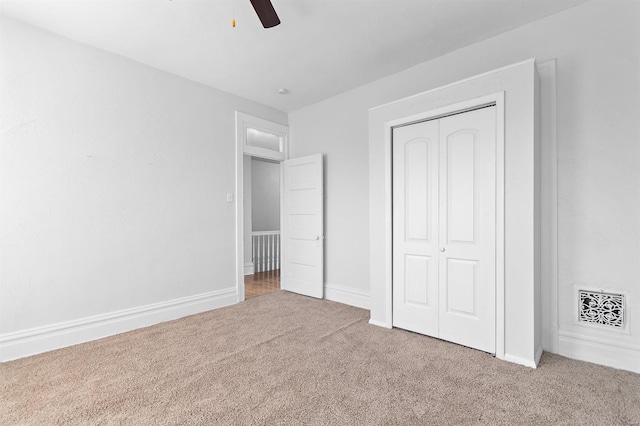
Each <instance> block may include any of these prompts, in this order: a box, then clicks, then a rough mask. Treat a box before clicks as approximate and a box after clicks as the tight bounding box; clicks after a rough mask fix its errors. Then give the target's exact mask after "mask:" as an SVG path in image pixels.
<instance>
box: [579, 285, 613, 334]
mask: <svg viewBox="0 0 640 426" xmlns="http://www.w3.org/2000/svg"><path fill="white" fill-rule="evenodd" d="M578 295H579V297H580V301H579V303H580V304H579V308H578V321H579V322H586V323H589V324H598V325H605V326H608V327H615V328H624V295H623V294H610V293H600V292H597V291H587V290H579V291H578Z"/></svg>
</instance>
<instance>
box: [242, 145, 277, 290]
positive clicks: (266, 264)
mask: <svg viewBox="0 0 640 426" xmlns="http://www.w3.org/2000/svg"><path fill="white" fill-rule="evenodd" d="M243 163H244V168H243V173H244V183H243V185H244V191H243V192H244V198H243V200H244V231H245V232H244V236H245V238H244V240H245V244H244V273H245V275H244V297H245V299H250V298H252V297H257V296H261V295H264V294H268V293H273V292H276V291H278V290H280V288H281V287H280V258H281V256H280V253H281V244H280V242H281V238H280V224H281V210H280V188H281V185H280V162H279V161H277V160H269V159H265V158H259V157H254V156H249V155H245V156H244V158H243Z"/></svg>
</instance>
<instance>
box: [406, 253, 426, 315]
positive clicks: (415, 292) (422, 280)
mask: <svg viewBox="0 0 640 426" xmlns="http://www.w3.org/2000/svg"><path fill="white" fill-rule="evenodd" d="M429 259H430V256H417V255H414V254H408V255H406V256H405V258H404V267H405V275H404V294H405V300H404V303H411V304H416V305H425V306H428V305H429V291H428V287H427V285H426V284H427V282H428V280H429Z"/></svg>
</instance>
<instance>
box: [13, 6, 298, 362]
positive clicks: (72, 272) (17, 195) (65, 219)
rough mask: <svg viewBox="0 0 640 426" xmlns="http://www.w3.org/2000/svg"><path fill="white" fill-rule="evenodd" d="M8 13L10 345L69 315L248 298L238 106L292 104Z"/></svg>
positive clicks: (281, 118) (272, 114)
mask: <svg viewBox="0 0 640 426" xmlns="http://www.w3.org/2000/svg"><path fill="white" fill-rule="evenodd" d="M0 24H1V30H0V31H1V33H0V52H1V53H0V99H1V101H0V108H1V109H0V136H1V138H2V143H1V145H0V149H1V151H0V267H1V270H0V279H1V281H0V349H3V348H4V349H3V350H5V352H4V353H3V354H0V355H1V357H0V358H5V359H6V358H7V357H9V356H15V355H16V354H17V355H18V356H19V355H20V353H19V352H20V350H18V349H16V351H17V352H16V351H13V352H11V354H10V353H9V352H7V351H10V348H9V347H10V346H11V345H14V346H15V345H19V344H20V342H21V341H23V340H25V339H27V338H28V337H29V336H33V335H34V333H36V334H38V333H40V334H42V333H45V332H46V329H43V328H42V327H48V326H51V325H52V324H56V323H63V324H66V325H68V326H71V325H73V324H76V323H73V324H72V323H69V321H76V322H77V321H80V323H82V319H83V318H87V317H93V316H95V315H98V314H104V315H110V313H113V312H125V313H126V312H128V313H131V311H123V310H127V309H129V310H131V309H133V310H136V309H138V308H140V307H149V308H148V309H147V308H144V309H147V311H148V310H149V309H151V310H153V312H159V311H158V310H162V309H165V310H166V309H168V308H167V306H168V305H167V303H169V304H170V302H168V301H174V300H179V301H181V302H180V303H182V304H183V305H184V304H190V305H189V306H191V305H193V304H194V303H196V299H198V297H200V295H204V296H207V297H209V298H208V299H206V301H207V303H205V305H203V306H201V307H200V308H202V309H209V308H211V307H212V306H214V305H215V301H214V300H213V299H215V297H213V296H215V295H224V296H225V297H226V298H225V299H224V303H231V302H229V301H235V300H236V296H235V294H232V295H230V293H229V292H234V291H235V285H236V284H235V269H234V265H235V231H234V227H235V204H233V203H227V202H226V193H227V192H229V193H233V192H234V185H235V171H234V164H235V128H234V122H235V121H234V120H235V118H234V111H235V110H240V111H243V112H247V113H250V114H253V115H256V116H260V117H264V118H266V119H268V120H271V121H275V122H280V123H283V124H286V121H287V117H286V115H285V114H284V113H282V112H279V111H276V110H273V109H270V108H267V107H263V106H261V105H258V104H256V103H254V102H251V101H248V100H245V99H241V98H238V97H236V96H233V95H229V94H227V93H223V92H220V91H217V90H214V89H211V88H208V87H206V86H203V85H200V84H196V83H193V82H191V81H188V80H185V79H182V78H179V77H176V76H173V75H170V74H168V73H165V72H161V71H159V70H156V69H153V68H150V67H147V66H143V65H141V64H138V63H136V62H133V61H130V60H128V59H125V58H122V57H119V56H116V55H112V54H109V53H106V52H103V51H100V50H97V49H94V48H91V47H87V46H85V45H82V44H79V43H76V42H73V41H70V40H68V39H64V38H61V37H58V36H54V35H52V34H50V33H47V32H44V31H41V30H38V29H36V28H33V27H30V26H26V25H24V24H21V23H18V22H16V21H12V20H9V19H7V18H4V17H0ZM165 302H167V303H165ZM158 304H160V305H158ZM140 309H142V308H140ZM144 309H143V310H144ZM147 311H145V312H147ZM123 315H124V314H123ZM116 316H117V315H116ZM94 319H95V318H94ZM76 325H77V324H76ZM54 329H55V327H54ZM25 330H26V331H25ZM29 330H31V331H29ZM34 330H35V331H34ZM32 331H33V333H32ZM111 331H113V329H112V330H111ZM45 334H46V333H45ZM85 337H87V336H85ZM93 337H96V336H95V335H90V336H88V337H87V338H93ZM21 339H22V340H21ZM71 340H73V339H71ZM71 340H68V341H67V342H70V341H71ZM51 345H53V343H51ZM51 345H49V346H51ZM45 346H46V345H45ZM44 348H45V349H46V348H48V347H44ZM41 349H42V348H41ZM0 352H2V351H0ZM12 354H13V355H12Z"/></svg>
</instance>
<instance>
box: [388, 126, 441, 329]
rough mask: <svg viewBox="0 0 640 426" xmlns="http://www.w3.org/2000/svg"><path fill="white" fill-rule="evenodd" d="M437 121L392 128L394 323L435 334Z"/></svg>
mask: <svg viewBox="0 0 640 426" xmlns="http://www.w3.org/2000/svg"><path fill="white" fill-rule="evenodd" d="M438 143H439V141H438V121H437V120H435V121H425V122H422V123H417V124H413V125H410V126H404V127H399V128H395V129H394V130H393V325H394V326H395V327H400V328H403V329H405V330H411V331H415V332H417V333H422V334H427V335H430V336H436V337H437V336H438V161H439V160H438V157H439V154H438Z"/></svg>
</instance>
